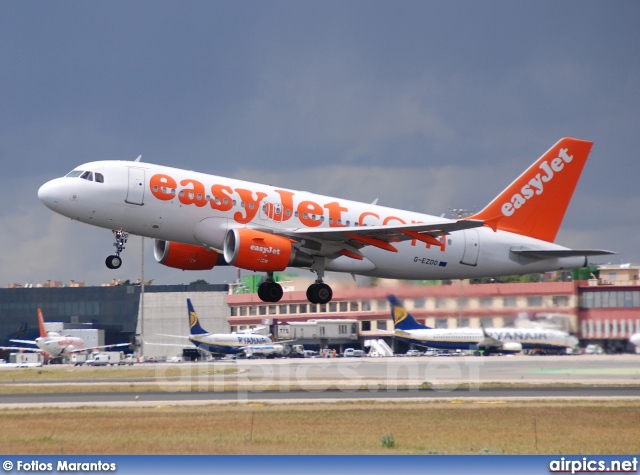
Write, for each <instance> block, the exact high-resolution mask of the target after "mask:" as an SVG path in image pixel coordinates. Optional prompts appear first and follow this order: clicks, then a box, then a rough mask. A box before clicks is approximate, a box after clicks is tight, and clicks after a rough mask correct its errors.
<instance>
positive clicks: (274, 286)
mask: <svg viewBox="0 0 640 475" xmlns="http://www.w3.org/2000/svg"><path fill="white" fill-rule="evenodd" d="M312 271H313V272H315V273H316V274H317V275H318V279H317V280H316V281H315V282H314V283H313V284H311V285H310V286H309V288H308V289H307V300H308V301H309V302H311V303H313V304H325V303H329V302H330V301H331V298H332V297H333V291H332V290H331V287H329V286H328V285H327V284H325V283H324V282H323V281H322V278H323V277H324V260H321V261H319V262H318V263H316V261H314V264H313V266H312ZM282 294H283V291H282V286H281V285H280V284H278V283H277V282H276V281H274V280H273V272H268V273H267V280H265V281H264V282H263V283H262V284H260V285H259V286H258V297H260V300H262V301H263V302H272V303H274V302H279V301H280V299H281V298H282Z"/></svg>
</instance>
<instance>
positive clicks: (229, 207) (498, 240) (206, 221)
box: [38, 161, 586, 279]
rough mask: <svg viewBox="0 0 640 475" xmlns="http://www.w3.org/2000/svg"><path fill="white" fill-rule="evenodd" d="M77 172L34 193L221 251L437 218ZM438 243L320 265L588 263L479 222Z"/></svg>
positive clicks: (509, 270) (61, 208)
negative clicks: (235, 242)
mask: <svg viewBox="0 0 640 475" xmlns="http://www.w3.org/2000/svg"><path fill="white" fill-rule="evenodd" d="M76 170H81V171H92V172H93V173H96V172H97V173H100V174H101V175H102V176H103V177H104V180H103V182H96V181H88V180H85V179H82V178H80V177H77V176H76V177H62V178H57V179H54V180H51V181H49V182H48V183H46V184H44V185H43V186H42V187H41V188H40V190H39V192H38V196H39V197H40V199H41V200H42V201H43V202H44V203H45V204H46V205H47V206H48V207H49V208H51V209H52V210H54V211H55V212H57V213H59V214H61V215H63V216H67V217H69V218H71V219H74V220H78V221H81V222H84V223H87V224H91V225H94V226H99V227H103V228H106V229H112V230H124V231H127V232H129V233H132V234H136V235H140V236H145V237H149V238H154V239H157V240H163V241H175V242H181V243H186V244H194V245H201V246H206V247H208V248H211V249H215V250H217V251H219V252H221V251H222V250H223V247H224V238H225V235H226V233H227V231H228V230H229V229H231V228H235V227H251V228H254V229H258V230H263V231H266V232H273V231H276V232H282V231H286V230H296V229H303V228H312V229H321V228H323V227H324V228H335V227H345V228H349V227H352V228H360V227H362V226H380V225H388V226H393V225H399V224H411V223H427V224H428V223H432V222H436V221H437V222H442V218H438V217H435V216H430V215H426V214H420V213H415V212H409V211H403V210H398V209H392V208H386V207H383V206H376V205H372V204H365V203H358V202H354V201H348V200H342V199H337V198H332V197H329V196H321V195H316V194H313V193H309V192H304V191H295V190H289V189H285V188H279V187H274V186H268V185H262V184H257V183H250V182H246V181H240V180H234V179H230V178H222V177H218V176H213V175H207V174H203V173H197V172H193V171H187V170H180V169H176V168H170V167H165V166H160V165H153V164H148V163H139V162H123V161H101V162H92V163H87V164H84V165H81V166H80V167H78V168H77V169H76ZM274 210H276V212H274ZM440 241H441V245H433V244H425V243H424V242H421V241H415V240H414V241H411V240H408V241H403V242H398V243H394V244H393V245H394V247H396V248H397V250H398V252H389V251H388V250H383V249H379V248H377V247H373V246H365V247H363V248H362V249H361V252H362V255H363V256H364V259H362V260H358V259H352V258H350V257H347V256H340V257H337V258H334V259H328V258H327V259H326V260H325V269H326V270H328V271H338V272H349V273H354V274H360V275H368V276H375V277H383V278H398V279H446V278H473V277H491V276H499V275H512V274H528V273H535V272H546V271H552V270H558V269H571V268H576V267H580V266H583V265H584V264H585V262H586V260H585V258H584V257H564V258H553V259H530V258H526V257H523V256H519V255H517V254H514V253H513V252H510V249H511V248H514V247H524V248H527V249H546V250H548V249H559V250H560V249H566V248H564V247H561V246H558V245H555V244H552V243H549V242H546V241H540V240H537V239H533V238H530V237H526V236H522V235H518V234H514V233H510V232H505V231H500V230H498V231H497V232H494V231H493V230H491V229H489V228H487V227H482V228H475V229H466V230H462V231H454V232H451V233H450V234H448V235H445V236H441V237H440ZM329 244H330V243H326V242H324V243H322V244H321V245H322V246H327V245H329ZM323 255H327V253H326V252H325V253H324V254H323Z"/></svg>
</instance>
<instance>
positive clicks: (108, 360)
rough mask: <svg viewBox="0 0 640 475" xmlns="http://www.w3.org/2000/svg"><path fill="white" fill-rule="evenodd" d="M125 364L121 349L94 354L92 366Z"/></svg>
mask: <svg viewBox="0 0 640 475" xmlns="http://www.w3.org/2000/svg"><path fill="white" fill-rule="evenodd" d="M123 364H125V357H124V353H123V352H122V351H102V352H100V353H98V354H97V355H95V356H94V358H93V366H109V365H111V366H120V365H123Z"/></svg>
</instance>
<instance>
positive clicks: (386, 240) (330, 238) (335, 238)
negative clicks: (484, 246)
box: [283, 219, 485, 258]
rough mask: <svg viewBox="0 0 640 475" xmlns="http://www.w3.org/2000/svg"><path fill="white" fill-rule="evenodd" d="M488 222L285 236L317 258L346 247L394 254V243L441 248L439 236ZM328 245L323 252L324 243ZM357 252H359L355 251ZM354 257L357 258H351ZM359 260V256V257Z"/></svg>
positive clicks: (304, 230) (446, 222)
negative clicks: (377, 249) (299, 242)
mask: <svg viewBox="0 0 640 475" xmlns="http://www.w3.org/2000/svg"><path fill="white" fill-rule="evenodd" d="M484 225H485V222H484V221H481V220H477V219H460V220H457V221H455V220H450V219H443V220H442V221H436V222H433V223H415V224H398V225H393V226H360V227H335V228H321V229H316V228H299V229H290V230H287V231H284V233H283V234H285V235H286V236H289V237H291V238H293V239H296V240H298V241H303V240H304V241H308V240H311V241H315V243H316V245H315V246H314V244H313V243H309V242H304V245H303V247H304V248H305V250H312V251H315V252H312V253H314V254H317V255H330V254H332V253H334V252H339V251H340V248H344V249H346V250H348V251H350V252H351V253H353V254H356V255H358V252H357V249H360V248H362V247H364V246H374V247H378V248H380V249H384V250H387V251H391V252H397V249H396V248H395V247H393V245H392V244H391V243H392V242H402V241H409V240H412V239H417V240H419V241H422V242H425V243H427V244H432V245H436V246H439V245H441V243H440V242H439V241H438V240H437V239H436V236H440V235H442V234H448V233H450V232H453V231H460V230H462V229H472V228H479V227H481V226H484ZM324 243H326V244H329V246H328V247H326V248H324V249H323V246H322V244H324ZM354 250H355V251H356V252H354ZM351 257H354V256H351ZM356 258H360V257H356Z"/></svg>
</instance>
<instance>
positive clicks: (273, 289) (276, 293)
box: [258, 272, 283, 302]
mask: <svg viewBox="0 0 640 475" xmlns="http://www.w3.org/2000/svg"><path fill="white" fill-rule="evenodd" d="M282 293H283V291H282V286H281V285H280V284H278V283H277V282H276V281H274V280H273V272H269V273H267V280H266V281H264V282H263V283H262V284H260V285H259V286H258V297H260V300H262V301H263V302H279V301H280V299H281V298H282Z"/></svg>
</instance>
